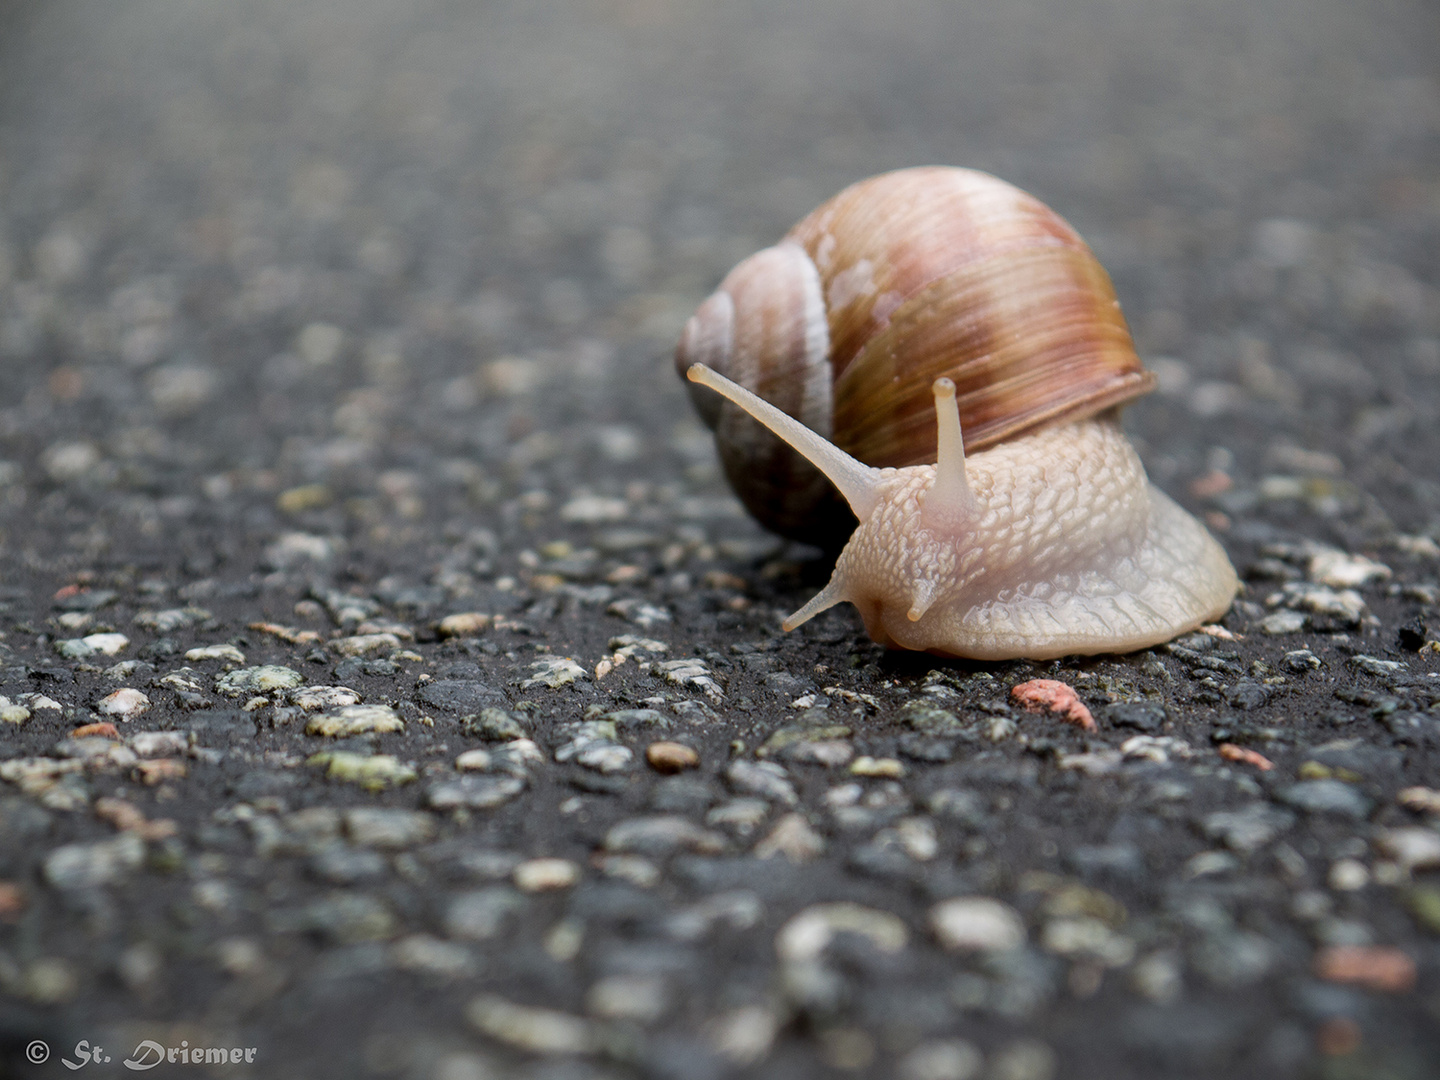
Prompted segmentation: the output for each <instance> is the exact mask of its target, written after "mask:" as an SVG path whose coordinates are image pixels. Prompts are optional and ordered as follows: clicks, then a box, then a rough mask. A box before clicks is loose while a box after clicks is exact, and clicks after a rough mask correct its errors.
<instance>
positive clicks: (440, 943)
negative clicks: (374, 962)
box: [390, 934, 483, 1075]
mask: <svg viewBox="0 0 1440 1080" xmlns="http://www.w3.org/2000/svg"><path fill="white" fill-rule="evenodd" d="M390 963H391V964H393V965H394V966H395V967H396V968H398V969H399V970H401V971H415V972H420V973H422V974H425V975H434V976H437V977H439V978H443V979H467V978H470V977H471V976H473V975H475V974H476V972H477V971H478V970H479V965H478V964H477V963H476V961H475V956H474V954H473V953H472V952H471V951H470V950H469V949H468V948H466V947H465V946H464V945H460V944H458V943H456V942H453V941H444V940H442V939H440V938H436V937H431V936H430V935H429V934H410V935H409V936H407V937H403V938H401V939H400V940H399V941H396V942H395V943H393V944H392V945H391V946H390ZM482 1075H483V1074H482Z"/></svg>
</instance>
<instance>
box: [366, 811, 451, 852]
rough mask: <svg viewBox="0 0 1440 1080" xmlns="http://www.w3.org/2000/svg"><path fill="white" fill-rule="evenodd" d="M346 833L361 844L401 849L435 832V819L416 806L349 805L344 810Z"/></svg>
mask: <svg viewBox="0 0 1440 1080" xmlns="http://www.w3.org/2000/svg"><path fill="white" fill-rule="evenodd" d="M344 819H345V834H346V835H347V836H348V837H349V838H350V839H351V841H353V842H354V843H356V844H360V845H362V846H364V847H376V848H393V849H402V848H408V847H414V846H415V845H416V844H423V843H425V842H426V841H427V840H430V839H431V838H433V837H434V835H435V819H434V818H433V817H431V816H430V815H429V814H425V813H421V812H420V811H418V810H399V809H392V808H390V807H378V806H376V807H369V806H352V807H350V808H349V809H348V810H346V811H345V813H344Z"/></svg>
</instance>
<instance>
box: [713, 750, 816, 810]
mask: <svg viewBox="0 0 1440 1080" xmlns="http://www.w3.org/2000/svg"><path fill="white" fill-rule="evenodd" d="M725 779H726V780H727V781H728V782H729V783H730V786H731V787H733V788H735V790H737V791H744V792H749V793H750V794H752V795H759V796H760V797H761V798H764V799H770V800H772V801H773V802H778V803H781V804H783V805H785V806H796V805H798V804H799V802H800V796H799V795H798V794H797V793H796V791H795V785H794V784H793V783H792V782H791V780H790V774H789V773H787V772H786V771H785V769H784V768H783V767H782V766H780V765H777V764H775V762H773V761H744V760H741V761H733V762H731V763H730V765H729V766H728V767H727V768H726V769H725Z"/></svg>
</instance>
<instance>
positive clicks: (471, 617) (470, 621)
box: [435, 611, 494, 637]
mask: <svg viewBox="0 0 1440 1080" xmlns="http://www.w3.org/2000/svg"><path fill="white" fill-rule="evenodd" d="M493 621H494V617H493V616H491V615H482V614H480V613H479V612H478V611H464V612H457V613H456V614H454V615H446V616H445V618H443V619H441V620H440V621H439V622H438V623H437V624H436V626H435V628H436V630H437V631H438V632H439V634H440V636H441V637H477V636H478V635H480V634H483V633H484V632H485V631H486V630H488V629H490V624H491V623H492V622H493Z"/></svg>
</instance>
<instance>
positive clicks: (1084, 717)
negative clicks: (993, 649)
mask: <svg viewBox="0 0 1440 1080" xmlns="http://www.w3.org/2000/svg"><path fill="white" fill-rule="evenodd" d="M1010 697H1011V698H1012V699H1013V700H1014V701H1015V703H1016V704H1017V705H1020V706H1021V707H1022V708H1024V709H1025V710H1026V711H1028V712H1051V713H1055V714H1056V715H1057V716H1059V717H1060V719H1062V720H1064V721H1065V722H1066V723H1067V724H1074V725H1075V726H1076V727H1078V728H1081V729H1082V730H1084V731H1095V730H1097V729H1096V725H1095V718H1094V717H1093V716H1091V715H1090V710H1089V709H1088V708H1086V706H1085V703H1084V702H1082V701H1081V700H1080V696H1079V695H1078V694H1076V693H1075V689H1074V688H1073V687H1071V686H1069V685H1067V684H1066V683H1063V682H1060V681H1059V680H1057V679H1031V680H1030V681H1029V682H1024V683H1019V684H1017V685H1015V686H1013V687H1011V688H1010Z"/></svg>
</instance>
